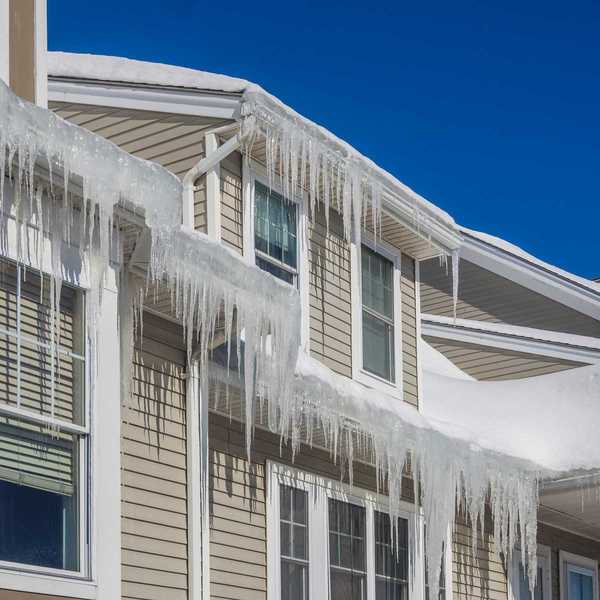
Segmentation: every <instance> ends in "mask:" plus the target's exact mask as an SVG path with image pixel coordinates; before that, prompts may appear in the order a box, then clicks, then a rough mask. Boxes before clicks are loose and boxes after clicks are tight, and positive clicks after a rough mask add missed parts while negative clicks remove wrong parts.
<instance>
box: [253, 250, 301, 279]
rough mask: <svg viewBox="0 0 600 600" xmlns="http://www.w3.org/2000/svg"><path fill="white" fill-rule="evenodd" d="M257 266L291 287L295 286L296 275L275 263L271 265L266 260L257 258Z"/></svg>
mask: <svg viewBox="0 0 600 600" xmlns="http://www.w3.org/2000/svg"><path fill="white" fill-rule="evenodd" d="M256 266H257V267H258V268H259V269H262V270H263V271H266V272H267V273H271V275H275V277H277V278H278V279H281V280H282V281H285V282H286V283H289V284H290V285H294V275H293V273H290V272H289V271H286V270H285V269H282V268H281V267H278V266H277V265H274V264H273V263H270V262H269V261H268V260H264V259H263V258H260V257H259V256H257V257H256Z"/></svg>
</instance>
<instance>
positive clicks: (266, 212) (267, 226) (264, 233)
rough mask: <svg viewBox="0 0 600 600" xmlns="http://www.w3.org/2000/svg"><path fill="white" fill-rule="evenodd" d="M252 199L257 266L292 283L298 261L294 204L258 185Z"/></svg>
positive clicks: (256, 184)
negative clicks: (253, 200)
mask: <svg viewBox="0 0 600 600" xmlns="http://www.w3.org/2000/svg"><path fill="white" fill-rule="evenodd" d="M254 197H255V222H254V247H255V251H256V264H257V265H258V266H259V267H260V268H261V269H263V270H265V271H268V272H269V273H271V274H272V275H275V277H279V278H280V279H283V280H284V281H286V282H288V283H293V281H294V273H295V270H296V268H297V262H298V256H297V252H298V243H297V232H296V205H295V204H294V203H293V202H289V201H287V200H286V199H285V198H284V197H283V196H281V195H280V194H277V193H276V192H274V191H273V190H269V188H267V187H266V186H264V185H262V184H260V183H258V182H256V183H255V191H254ZM285 267H287V269H286V268H285Z"/></svg>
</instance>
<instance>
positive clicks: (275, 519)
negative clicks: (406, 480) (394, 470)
mask: <svg viewBox="0 0 600 600" xmlns="http://www.w3.org/2000/svg"><path fill="white" fill-rule="evenodd" d="M281 485H286V486H290V487H295V488H297V489H300V490H303V491H306V492H307V493H308V498H307V500H308V507H309V509H308V536H309V538H308V581H309V587H308V599H309V600H316V599H321V598H323V589H324V588H325V587H326V589H327V590H328V596H329V593H330V592H329V590H330V578H329V575H330V564H329V521H328V518H329V507H328V501H329V499H330V498H331V499H335V500H340V501H342V502H347V503H350V504H354V505H356V506H360V507H362V508H364V509H365V535H366V540H365V553H366V557H365V559H366V560H365V564H366V600H375V580H376V573H375V511H379V512H382V513H388V502H389V500H388V498H387V496H383V495H381V494H376V493H374V492H370V491H367V490H362V489H360V488H357V487H350V486H349V485H347V484H344V483H342V482H340V481H334V480H332V479H328V478H326V477H322V476H320V475H317V474H315V473H309V472H305V471H301V470H299V469H296V468H294V467H290V466H287V465H283V464H281V463H276V462H273V461H267V465H266V488H267V498H266V504H267V506H266V515H267V594H268V597H269V598H273V599H274V600H279V599H280V598H281V569H280V566H281V552H280V548H281V544H280V539H279V536H280V533H279V517H280V513H279V494H280V486H281ZM397 516H398V517H399V518H403V519H406V520H407V521H408V544H409V547H416V548H422V547H423V545H422V541H423V515H422V511H421V510H420V509H419V508H418V507H416V506H415V505H414V504H410V503H409V502H405V501H401V502H400V511H399V513H398V515H397ZM416 536H419V537H420V539H419V544H418V545H417V546H415V543H416V539H415V537H416ZM450 554H451V553H450V552H449V553H448V555H450ZM417 560H418V563H419V564H418V565H415V567H416V568H414V569H412V568H411V566H410V565H409V576H410V579H409V584H408V585H409V598H410V599H411V600H413V599H414V600H423V599H424V597H425V596H424V594H425V588H424V576H423V574H424V560H423V556H420V557H418V559H417ZM450 564H451V558H450ZM422 567H423V568H422ZM446 577H447V572H446ZM447 585H448V580H447Z"/></svg>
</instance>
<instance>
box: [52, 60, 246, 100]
mask: <svg viewBox="0 0 600 600" xmlns="http://www.w3.org/2000/svg"><path fill="white" fill-rule="evenodd" d="M48 75H50V76H52V77H74V78H77V79H97V80H100V81H119V82H123V83H139V84H146V85H163V86H173V87H184V88H192V89H196V90H209V91H215V92H227V93H234V94H241V93H243V92H245V91H246V90H247V89H248V88H250V87H253V88H257V87H258V86H255V85H254V84H252V83H250V82H249V81H246V80H245V79H237V78H236V77H229V76H227V75H219V74H217V73H207V72H205V71H197V70H195V69H188V68H186V67H176V66H172V65H165V64H162V63H152V62H145V61H142V60H134V59H131V58H120V57H116V56H101V55H98V54H75V53H72V52H48Z"/></svg>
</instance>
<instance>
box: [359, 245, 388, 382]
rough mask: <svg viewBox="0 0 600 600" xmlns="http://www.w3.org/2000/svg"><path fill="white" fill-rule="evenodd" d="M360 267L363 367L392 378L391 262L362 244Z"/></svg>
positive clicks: (386, 377) (375, 373)
mask: <svg viewBox="0 0 600 600" xmlns="http://www.w3.org/2000/svg"><path fill="white" fill-rule="evenodd" d="M361 271H362V305H363V312H362V335H363V368H364V369H365V370H367V371H369V372H370V373H373V374H374V375H378V376H379V377H382V378H383V379H386V380H387V381H394V380H395V373H394V360H395V359H394V265H393V264H392V262H391V261H389V260H387V259H386V258H384V257H383V256H381V255H379V254H377V253H376V252H373V251H372V250H371V249H370V248H367V247H366V246H363V247H362V260H361Z"/></svg>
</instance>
